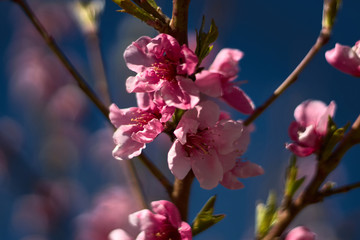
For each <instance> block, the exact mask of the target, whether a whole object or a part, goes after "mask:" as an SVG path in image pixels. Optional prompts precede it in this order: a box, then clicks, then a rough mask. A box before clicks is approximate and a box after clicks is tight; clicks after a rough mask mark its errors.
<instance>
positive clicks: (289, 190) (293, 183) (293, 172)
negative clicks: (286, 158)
mask: <svg viewBox="0 0 360 240" xmlns="http://www.w3.org/2000/svg"><path fill="white" fill-rule="evenodd" d="M297 173H298V167H297V165H296V156H295V155H292V156H291V160H290V164H289V167H288V169H287V174H286V182H285V196H287V197H289V198H292V197H293V196H294V194H295V193H296V191H297V190H298V189H299V187H300V186H301V185H302V184H303V182H304V181H305V177H302V178H300V179H297Z"/></svg>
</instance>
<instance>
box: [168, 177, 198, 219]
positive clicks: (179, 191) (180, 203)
mask: <svg viewBox="0 0 360 240" xmlns="http://www.w3.org/2000/svg"><path fill="white" fill-rule="evenodd" d="M193 180H194V173H193V172H192V171H190V172H189V173H188V175H186V177H185V178H184V179H182V180H180V179H177V178H176V179H175V183H174V190H173V192H172V194H171V200H172V202H173V203H174V204H175V205H176V206H177V208H178V209H179V212H180V215H181V219H182V220H183V221H187V217H188V208H189V198H190V190H191V184H192V182H193Z"/></svg>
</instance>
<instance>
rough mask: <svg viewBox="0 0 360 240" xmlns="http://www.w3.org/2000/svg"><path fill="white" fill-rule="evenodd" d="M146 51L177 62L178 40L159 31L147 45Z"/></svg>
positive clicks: (178, 53) (159, 57)
mask: <svg viewBox="0 0 360 240" xmlns="http://www.w3.org/2000/svg"><path fill="white" fill-rule="evenodd" d="M147 47H148V51H149V52H150V53H152V54H154V55H155V56H156V58H157V59H162V58H164V57H166V58H167V59H170V60H171V61H173V62H177V61H178V60H179V58H180V51H181V48H180V45H179V43H178V41H177V40H176V39H175V38H174V37H172V36H170V35H168V34H164V33H161V34H159V35H157V36H156V37H155V38H153V39H151V42H150V43H149V44H148V45H147Z"/></svg>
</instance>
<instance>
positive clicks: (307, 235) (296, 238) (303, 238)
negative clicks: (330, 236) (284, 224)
mask: <svg viewBox="0 0 360 240" xmlns="http://www.w3.org/2000/svg"><path fill="white" fill-rule="evenodd" d="M315 239H316V234H315V233H313V232H311V231H310V230H309V229H308V228H306V227H303V226H300V227H296V228H294V229H292V230H291V231H290V232H289V233H288V234H287V235H286V238H285V240H315Z"/></svg>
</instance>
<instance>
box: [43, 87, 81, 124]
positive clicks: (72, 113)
mask: <svg viewBox="0 0 360 240" xmlns="http://www.w3.org/2000/svg"><path fill="white" fill-rule="evenodd" d="M86 105H87V100H86V97H85V95H84V94H83V93H82V92H81V90H80V89H79V87H78V86H75V85H73V84H68V85H65V86H63V87H61V88H60V89H58V90H57V91H56V92H55V93H54V95H53V96H52V97H51V99H50V101H49V102H48V105H47V111H48V112H49V113H50V114H51V115H52V116H53V117H56V118H57V119H63V120H70V121H75V120H78V119H80V117H81V116H82V115H83V114H84V112H85V109H86Z"/></svg>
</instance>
